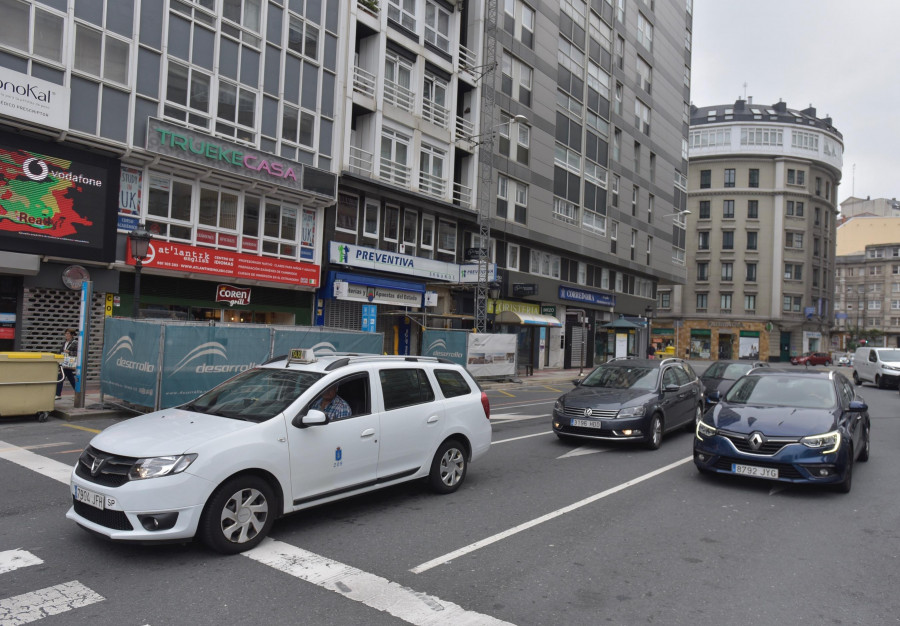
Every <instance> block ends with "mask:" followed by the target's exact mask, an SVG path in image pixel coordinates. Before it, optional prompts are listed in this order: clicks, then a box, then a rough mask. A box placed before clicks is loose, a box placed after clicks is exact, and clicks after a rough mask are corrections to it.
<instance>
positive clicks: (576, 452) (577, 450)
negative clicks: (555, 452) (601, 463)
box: [556, 446, 609, 461]
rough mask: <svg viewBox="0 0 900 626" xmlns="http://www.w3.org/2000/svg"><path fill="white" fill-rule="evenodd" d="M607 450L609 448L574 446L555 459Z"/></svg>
mask: <svg viewBox="0 0 900 626" xmlns="http://www.w3.org/2000/svg"><path fill="white" fill-rule="evenodd" d="M607 450H609V448H591V447H588V446H582V447H580V448H575V449H574V450H572V451H570V452H566V453H565V454H564V455H562V456H558V457H556V460H557V461H558V460H559V459H568V458H570V457H573V456H584V455H585V454H597V453H598V452H606V451H607Z"/></svg>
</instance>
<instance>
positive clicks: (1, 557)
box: [0, 550, 44, 574]
mask: <svg viewBox="0 0 900 626" xmlns="http://www.w3.org/2000/svg"><path fill="white" fill-rule="evenodd" d="M43 562H44V561H43V560H41V559H39V558H38V557H36V556H34V555H33V554H32V553H31V552H26V551H25V550H6V551H5V552H0V574H5V573H7V572H11V571H13V570H14V569H19V568H20V567H28V566H29V565H40V564H41V563H43Z"/></svg>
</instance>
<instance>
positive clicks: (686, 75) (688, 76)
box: [682, 65, 691, 89]
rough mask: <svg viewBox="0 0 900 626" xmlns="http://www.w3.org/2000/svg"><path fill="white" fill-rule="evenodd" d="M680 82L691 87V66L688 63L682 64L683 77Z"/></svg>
mask: <svg viewBox="0 0 900 626" xmlns="http://www.w3.org/2000/svg"><path fill="white" fill-rule="evenodd" d="M682 82H683V83H684V86H685V87H687V88H688V89H690V88H691V67H690V66H689V65H685V66H684V78H682Z"/></svg>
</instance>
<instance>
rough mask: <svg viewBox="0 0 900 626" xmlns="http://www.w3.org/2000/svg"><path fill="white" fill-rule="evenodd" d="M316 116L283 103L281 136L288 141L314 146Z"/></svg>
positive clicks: (309, 146)
mask: <svg viewBox="0 0 900 626" xmlns="http://www.w3.org/2000/svg"><path fill="white" fill-rule="evenodd" d="M315 126H316V116H315V115H313V114H312V113H309V112H307V111H303V110H301V109H298V108H297V107H292V106H290V105H289V104H284V110H283V111H282V113H281V138H282V139H283V140H285V141H287V142H289V143H293V144H298V145H301V146H306V147H308V148H314V147H315Z"/></svg>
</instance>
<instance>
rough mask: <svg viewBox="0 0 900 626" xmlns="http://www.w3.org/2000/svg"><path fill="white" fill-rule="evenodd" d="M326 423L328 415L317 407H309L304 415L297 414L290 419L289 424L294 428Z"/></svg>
mask: <svg viewBox="0 0 900 626" xmlns="http://www.w3.org/2000/svg"><path fill="white" fill-rule="evenodd" d="M327 423H328V416H327V415H325V413H324V412H322V411H319V410H318V409H310V410H309V411H307V412H306V414H305V415H303V414H299V415H297V416H295V417H294V419H292V420H291V426H294V427H296V428H308V427H310V426H323V425H325V424H327Z"/></svg>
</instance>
